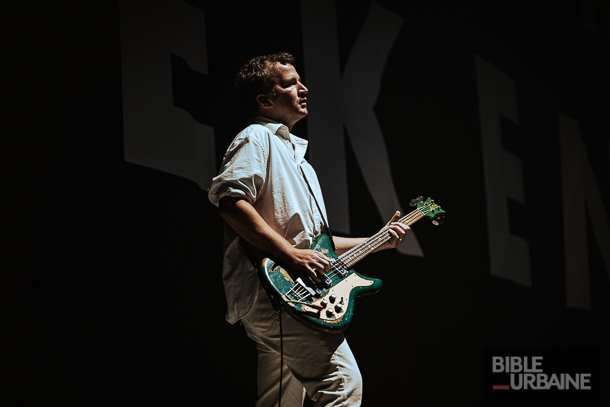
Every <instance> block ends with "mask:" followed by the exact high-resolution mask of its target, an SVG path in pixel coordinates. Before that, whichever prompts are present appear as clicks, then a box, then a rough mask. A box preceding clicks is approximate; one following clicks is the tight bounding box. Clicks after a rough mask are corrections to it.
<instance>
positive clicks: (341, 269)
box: [331, 259, 347, 277]
mask: <svg viewBox="0 0 610 407" xmlns="http://www.w3.org/2000/svg"><path fill="white" fill-rule="evenodd" d="M331 270H336V271H337V272H338V273H339V275H340V276H341V277H345V276H347V268H346V267H345V266H344V265H343V263H341V262H340V261H339V260H337V259H332V267H331Z"/></svg>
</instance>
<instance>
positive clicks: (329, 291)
mask: <svg viewBox="0 0 610 407" xmlns="http://www.w3.org/2000/svg"><path fill="white" fill-rule="evenodd" d="M311 249H312V250H317V251H319V252H321V253H323V254H324V255H325V256H327V257H328V258H330V259H332V261H333V268H331V270H330V271H329V272H328V273H326V275H327V276H328V280H326V281H327V282H330V283H329V284H324V283H316V282H314V281H313V280H312V279H311V278H309V277H308V276H307V275H305V274H296V273H292V272H289V271H287V270H286V269H285V268H283V267H282V266H281V265H279V264H277V263H275V262H274V261H273V260H271V259H269V258H266V259H264V260H263V261H262V264H261V268H260V270H259V277H260V280H261V282H262V284H263V286H264V287H265V289H266V290H267V292H268V293H269V294H270V295H271V296H272V297H273V298H275V299H276V300H277V301H278V302H279V303H280V304H281V305H282V306H283V308H284V309H285V310H286V311H288V313H290V314H291V315H292V316H293V317H294V318H295V319H297V320H298V321H299V322H301V323H303V324H305V325H307V326H309V327H310V328H313V329H316V330H319V331H326V332H341V331H343V330H344V329H345V328H347V326H348V325H349V323H350V322H351V320H352V317H353V315H354V302H355V299H356V298H357V297H360V296H364V295H370V294H374V293H376V292H377V291H379V289H380V288H381V285H382V283H381V280H379V279H376V278H368V277H365V276H362V275H360V274H358V273H356V272H355V271H354V270H348V269H347V268H345V267H343V266H342V265H341V263H340V261H339V259H338V256H337V254H336V253H335V251H334V250H333V248H332V244H331V240H330V237H329V236H328V235H326V234H322V235H320V236H318V237H317V238H315V240H314V243H313V245H312V246H311Z"/></svg>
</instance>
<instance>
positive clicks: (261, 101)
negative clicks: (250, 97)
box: [256, 93, 271, 108]
mask: <svg viewBox="0 0 610 407" xmlns="http://www.w3.org/2000/svg"><path fill="white" fill-rule="evenodd" d="M256 103H258V105H259V106H260V107H263V108H265V107H270V106H271V102H270V101H269V98H268V97H267V95H264V94H262V93H261V94H260V95H258V96H256Z"/></svg>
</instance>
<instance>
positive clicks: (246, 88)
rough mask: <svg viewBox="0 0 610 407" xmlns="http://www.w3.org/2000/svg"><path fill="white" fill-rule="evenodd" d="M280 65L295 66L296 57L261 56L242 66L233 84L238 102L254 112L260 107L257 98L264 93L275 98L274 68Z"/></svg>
mask: <svg viewBox="0 0 610 407" xmlns="http://www.w3.org/2000/svg"><path fill="white" fill-rule="evenodd" d="M278 63H279V64H283V65H286V64H290V65H294V57H293V56H292V55H291V54H288V53H286V52H279V53H277V54H270V55H261V56H259V57H255V58H252V59H251V60H249V61H248V63H246V64H245V65H244V66H242V67H241V68H240V70H239V71H238V72H237V75H235V82H234V83H233V92H234V96H235V100H236V102H237V103H239V104H241V105H243V106H244V107H246V108H248V109H249V110H251V111H253V112H254V111H256V109H257V107H258V104H257V103H256V96H258V95H260V94H261V93H262V94H264V95H266V96H267V97H268V98H273V97H274V96H275V92H273V84H274V79H275V75H274V73H273V71H272V68H273V67H274V66H275V65H276V64H278Z"/></svg>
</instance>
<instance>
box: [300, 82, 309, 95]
mask: <svg viewBox="0 0 610 407" xmlns="http://www.w3.org/2000/svg"><path fill="white" fill-rule="evenodd" d="M300 85H301V88H300V89H299V92H301V93H307V92H309V89H307V87H306V86H305V85H303V84H302V83H301V84H300Z"/></svg>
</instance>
